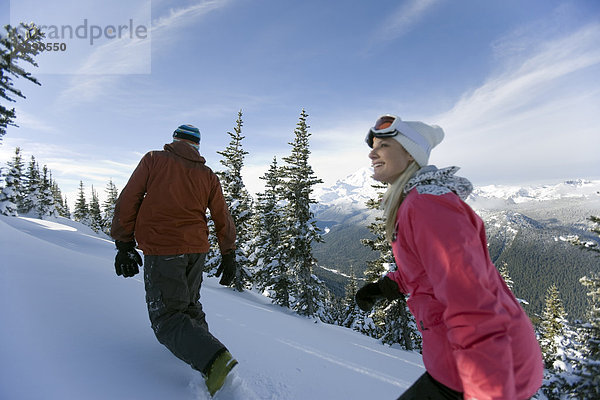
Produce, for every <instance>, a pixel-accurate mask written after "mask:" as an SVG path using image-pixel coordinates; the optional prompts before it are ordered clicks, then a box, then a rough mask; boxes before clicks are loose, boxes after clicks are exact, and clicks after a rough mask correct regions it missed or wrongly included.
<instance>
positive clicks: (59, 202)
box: [50, 175, 71, 218]
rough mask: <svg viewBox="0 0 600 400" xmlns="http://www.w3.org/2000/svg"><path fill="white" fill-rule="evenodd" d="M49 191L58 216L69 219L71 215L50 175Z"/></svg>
mask: <svg viewBox="0 0 600 400" xmlns="http://www.w3.org/2000/svg"><path fill="white" fill-rule="evenodd" d="M50 182H51V183H50V190H51V191H52V197H53V199H54V206H55V207H56V211H57V213H58V215H60V216H61V217H65V218H71V213H70V212H69V206H68V204H67V201H66V199H65V198H63V195H62V192H61V190H60V188H59V187H58V184H57V183H56V182H55V181H54V179H52V175H50Z"/></svg>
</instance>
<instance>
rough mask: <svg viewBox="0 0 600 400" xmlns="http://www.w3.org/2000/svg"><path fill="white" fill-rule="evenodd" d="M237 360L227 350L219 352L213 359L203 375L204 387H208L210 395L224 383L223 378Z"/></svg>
mask: <svg viewBox="0 0 600 400" xmlns="http://www.w3.org/2000/svg"><path fill="white" fill-rule="evenodd" d="M237 363H238V362H237V360H236V359H235V358H233V356H232V355H231V353H230V352H228V351H227V350H226V351H224V352H222V353H221V354H219V356H218V357H217V358H215V361H213V363H212V364H211V366H210V368H209V370H208V373H207V374H206V375H205V376H204V379H205V380H206V387H207V388H208V392H209V393H210V395H211V396H214V395H215V393H217V391H218V390H219V389H221V387H223V384H224V383H225V378H227V375H228V374H229V372H230V371H231V369H232V368H233V367H235V366H236V365H237Z"/></svg>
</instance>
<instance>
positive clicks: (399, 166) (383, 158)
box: [369, 138, 414, 183]
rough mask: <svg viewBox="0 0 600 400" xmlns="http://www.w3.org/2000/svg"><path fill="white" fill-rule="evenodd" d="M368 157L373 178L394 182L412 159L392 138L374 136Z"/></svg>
mask: <svg viewBox="0 0 600 400" xmlns="http://www.w3.org/2000/svg"><path fill="white" fill-rule="evenodd" d="M369 158H370V159H371V166H372V167H373V179H375V180H376V181H379V182H384V183H392V182H394V181H395V180H396V179H397V178H398V177H399V176H400V174H401V173H402V172H404V170H405V169H406V167H408V165H409V164H410V163H411V161H413V160H414V159H413V157H412V156H411V155H410V154H409V153H408V152H407V151H406V150H404V147H402V145H401V144H400V143H399V142H398V141H396V140H395V139H394V138H374V139H373V150H371V152H370V153H369Z"/></svg>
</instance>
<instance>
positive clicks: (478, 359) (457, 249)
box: [356, 115, 543, 400]
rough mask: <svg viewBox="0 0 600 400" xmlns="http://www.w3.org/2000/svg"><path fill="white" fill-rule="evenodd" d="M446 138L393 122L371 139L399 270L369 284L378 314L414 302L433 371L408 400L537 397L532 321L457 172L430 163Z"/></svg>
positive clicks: (538, 364) (538, 365)
mask: <svg viewBox="0 0 600 400" xmlns="http://www.w3.org/2000/svg"><path fill="white" fill-rule="evenodd" d="M443 137H444V131H443V130H442V129H441V128H440V127H438V126H430V125H427V124H424V123H422V122H418V121H402V120H401V119H400V118H399V117H397V116H393V115H384V116H382V117H381V118H379V119H378V120H377V122H376V123H375V126H374V127H373V128H371V129H370V131H369V133H368V135H367V139H366V140H367V143H368V145H369V147H371V148H372V151H371V152H370V153H369V158H370V159H371V162H372V166H373V171H374V175H373V177H374V179H376V180H378V181H381V182H386V183H388V184H389V187H388V190H387V192H386V194H385V196H384V198H383V201H382V207H383V209H384V213H385V216H386V235H387V238H388V240H389V241H390V242H391V244H392V250H393V253H394V258H395V260H396V265H397V267H398V269H397V270H396V271H393V272H390V273H388V274H387V275H386V276H384V277H383V278H381V279H380V280H379V281H378V282H373V283H369V284H367V285H365V286H364V287H362V288H361V289H360V290H359V291H358V292H357V294H356V301H357V304H358V305H359V307H361V308H362V309H363V310H365V311H368V310H370V309H371V308H372V307H373V305H374V303H375V301H377V300H378V299H380V298H384V297H385V298H387V299H389V300H392V299H395V298H398V297H400V296H401V295H402V294H406V295H408V300H407V304H408V307H409V308H410V311H411V313H412V314H413V316H414V317H415V321H416V322H417V325H418V328H419V330H420V332H421V335H422V338H423V362H424V364H425V368H426V370H427V372H426V373H425V374H424V375H423V376H422V377H421V378H419V379H418V380H417V381H416V382H415V383H414V384H413V386H411V387H410V388H409V389H408V390H407V391H406V392H405V393H404V394H403V395H402V396H400V397H399V400H400V399H402V400H407V399H463V398H464V399H478V400H486V399H517V400H521V399H528V398H530V397H531V396H533V395H534V394H535V392H536V391H537V390H538V388H539V387H540V385H541V382H542V374H543V364H542V355H541V351H540V347H539V345H538V342H537V340H536V337H535V334H534V331H533V327H532V325H531V322H530V320H529V318H528V317H527V315H526V314H525V312H524V311H523V309H522V308H521V306H520V305H519V303H518V302H517V300H516V298H515V296H514V295H513V293H512V292H511V291H510V290H509V289H508V287H507V286H506V284H505V283H504V280H503V279H502V278H501V276H500V274H499V273H498V271H497V270H496V268H495V267H494V265H493V264H492V262H491V260H490V257H489V253H488V249H487V241H486V235H485V230H484V225H483V221H482V220H481V218H480V217H479V216H478V215H477V214H475V212H474V211H473V210H472V209H471V208H470V207H469V206H468V205H467V204H466V203H465V202H464V200H465V198H466V197H467V196H468V195H469V193H470V192H471V190H472V186H471V183H470V182H469V181H468V180H467V179H465V178H461V177H457V176H455V175H454V174H455V172H456V171H457V170H458V168H457V167H450V168H445V169H437V168H436V167H435V166H433V165H427V164H428V160H429V154H430V152H431V149H432V148H433V147H434V146H436V145H437V144H439V143H440V142H441V141H442V139H443Z"/></svg>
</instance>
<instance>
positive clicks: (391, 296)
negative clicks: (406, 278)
mask: <svg viewBox="0 0 600 400" xmlns="http://www.w3.org/2000/svg"><path fill="white" fill-rule="evenodd" d="M377 283H378V284H379V289H380V290H381V293H383V297H385V298H386V299H388V300H389V301H392V300H396V299H399V298H400V297H402V293H400V290H399V289H398V284H397V283H396V281H395V280H393V279H390V278H388V277H387V276H384V277H383V278H381V279H380V280H379V281H377Z"/></svg>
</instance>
